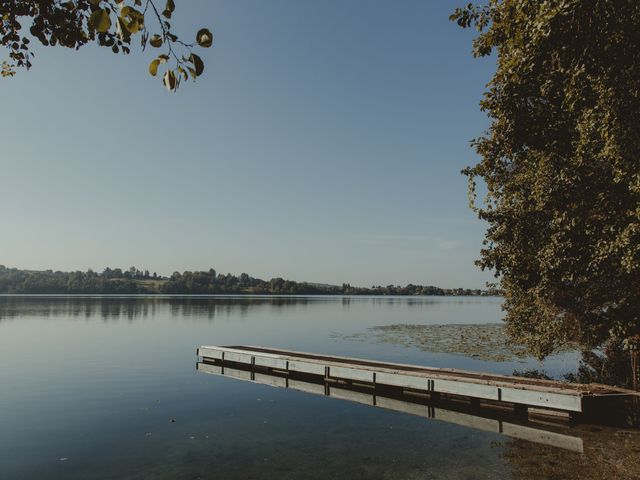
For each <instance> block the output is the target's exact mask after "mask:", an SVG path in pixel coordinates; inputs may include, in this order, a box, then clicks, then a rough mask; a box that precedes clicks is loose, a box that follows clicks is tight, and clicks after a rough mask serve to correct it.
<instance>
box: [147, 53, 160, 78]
mask: <svg viewBox="0 0 640 480" xmlns="http://www.w3.org/2000/svg"><path fill="white" fill-rule="evenodd" d="M158 65H160V60H158V59H157V58H156V59H155V60H154V61H152V62H151V63H150V64H149V73H150V74H151V75H153V76H154V77H155V76H156V74H157V73H158Z"/></svg>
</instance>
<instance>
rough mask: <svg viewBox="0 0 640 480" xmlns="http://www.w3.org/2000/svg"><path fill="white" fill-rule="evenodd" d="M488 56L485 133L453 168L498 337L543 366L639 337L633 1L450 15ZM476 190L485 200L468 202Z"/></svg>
mask: <svg viewBox="0 0 640 480" xmlns="http://www.w3.org/2000/svg"><path fill="white" fill-rule="evenodd" d="M451 20H454V21H457V22H458V24H460V25H461V26H462V27H470V26H475V27H476V28H477V29H478V30H479V32H480V33H479V35H478V36H477V38H476V39H475V41H474V43H473V52H474V55H476V56H485V55H489V54H491V53H492V52H494V53H495V59H496V61H497V69H496V72H495V74H494V76H493V78H492V80H491V82H490V83H489V84H488V90H487V92H486V93H485V95H484V98H483V100H482V101H481V107H482V110H483V111H485V112H487V114H488V116H489V117H490V119H491V126H490V127H489V129H488V131H487V132H486V133H485V134H484V135H483V136H481V137H480V138H478V139H476V140H474V141H473V142H472V143H473V146H474V147H475V149H476V151H477V153H478V154H479V156H480V157H481V159H480V161H479V163H478V164H476V165H474V166H472V167H469V168H467V169H466V170H464V172H463V173H465V174H466V175H467V176H468V177H469V185H470V197H471V203H472V207H473V208H474V209H475V210H476V212H477V214H478V216H479V217H480V218H481V219H483V220H485V221H487V222H488V224H489V226H488V230H487V233H486V239H485V241H484V248H483V249H482V251H481V258H480V260H479V261H478V264H479V265H480V266H481V267H482V268H483V269H492V270H493V271H494V272H495V275H496V277H498V278H499V279H500V283H501V287H502V289H503V291H504V294H505V305H504V307H505V310H506V321H507V326H508V330H509V332H510V334H511V335H512V337H513V338H514V339H515V340H516V341H519V342H522V343H524V344H526V345H527V346H528V347H529V349H530V350H531V351H532V352H533V353H535V354H536V355H538V356H539V357H544V356H545V355H548V354H549V353H551V352H553V351H554V350H555V349H556V348H558V347H559V346H560V345H562V344H563V343H565V342H567V341H572V340H574V341H579V342H581V343H582V344H584V345H585V346H586V347H588V348H590V347H593V346H597V345H602V344H604V343H605V342H607V341H608V340H609V339H612V338H618V339H626V345H627V347H628V348H634V346H637V345H638V340H639V339H640V163H639V162H640V160H639V159H640V122H638V118H640V35H638V31H639V29H640V2H637V1H636V0H553V1H539V0H491V1H490V3H489V4H488V5H486V6H484V7H477V6H474V5H468V6H467V7H466V8H462V9H457V10H456V11H455V12H454V14H453V15H452V16H451ZM476 179H480V180H482V181H483V183H484V185H486V188H487V194H486V197H485V198H484V201H483V202H479V201H478V200H477V199H476V183H475V182H476Z"/></svg>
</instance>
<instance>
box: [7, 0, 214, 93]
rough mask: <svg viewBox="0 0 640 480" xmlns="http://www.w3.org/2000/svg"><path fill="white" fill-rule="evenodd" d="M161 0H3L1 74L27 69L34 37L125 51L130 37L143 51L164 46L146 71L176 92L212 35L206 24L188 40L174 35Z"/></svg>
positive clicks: (168, 8)
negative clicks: (199, 49)
mask: <svg viewBox="0 0 640 480" xmlns="http://www.w3.org/2000/svg"><path fill="white" fill-rule="evenodd" d="M161 1H163V0H160V1H158V0H74V1H61V0H13V1H9V0H2V2H1V4H0V16H1V22H0V44H1V45H2V46H4V47H5V48H7V49H8V50H9V55H8V59H5V60H3V62H2V67H1V70H0V73H1V74H2V76H3V77H12V76H14V75H15V73H16V69H18V68H26V69H29V68H31V66H32V61H33V58H34V56H35V54H34V52H33V51H32V43H31V42H32V40H33V39H37V40H38V41H39V42H40V43H41V44H42V45H44V46H63V47H67V48H74V49H76V50H77V49H79V48H80V47H82V46H84V45H86V44H88V43H94V44H97V45H99V46H101V47H107V48H110V49H111V50H112V51H113V53H123V54H128V53H130V52H131V45H132V41H133V40H134V38H135V39H137V40H139V42H140V46H141V48H142V50H145V49H146V47H147V46H148V45H149V46H151V48H154V49H160V50H162V51H163V52H162V53H160V54H159V55H157V56H156V58H155V59H153V60H152V61H151V63H150V64H149V73H150V74H151V75H153V76H160V78H162V81H163V83H164V85H165V86H166V87H167V89H168V90H169V91H175V90H176V89H177V88H178V87H179V86H180V82H181V81H184V80H188V79H189V78H191V79H193V80H195V79H196V78H197V77H199V76H200V75H202V72H203V71H204V62H203V61H202V58H200V56H199V55H197V54H196V53H195V52H194V50H195V49H196V48H197V47H202V48H209V47H210V46H211V45H212V44H213V35H212V33H211V31H210V30H209V29H207V28H201V29H200V30H198V32H197V33H196V34H195V36H194V37H192V38H193V40H189V41H185V40H184V39H182V38H180V37H178V35H176V34H175V33H174V32H173V30H172V26H171V22H170V20H171V19H172V17H173V14H174V11H175V8H176V6H175V2H174V0H167V1H166V3H164V5H163V8H161V7H160V6H159V5H160V2H161ZM29 24H30V25H29ZM27 29H28V32H27ZM159 70H162V72H159Z"/></svg>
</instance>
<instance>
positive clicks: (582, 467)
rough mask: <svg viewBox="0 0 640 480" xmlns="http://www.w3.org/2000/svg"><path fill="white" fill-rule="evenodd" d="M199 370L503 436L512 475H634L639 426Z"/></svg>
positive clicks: (639, 463) (247, 372)
mask: <svg viewBox="0 0 640 480" xmlns="http://www.w3.org/2000/svg"><path fill="white" fill-rule="evenodd" d="M196 368H197V370H198V371H199V372H203V373H208V374H213V375H219V376H225V377H230V378H234V379H238V380H244V381H249V382H253V383H259V384H263V385H269V386H273V387H279V388H286V389H291V390H297V391H301V392H305V393H310V394H315V395H322V396H326V397H331V398H335V399H339V400H346V401H350V402H356V403H360V404H365V405H369V406H372V407H377V408H383V409H387V410H393V411H397V412H402V413H406V414H410V415H415V416H417V417H421V418H423V419H428V420H435V421H439V422H447V423H451V424H456V425H460V426H464V427H468V428H472V429H476V430H482V431H486V432H492V433H496V434H501V435H503V436H505V442H504V444H503V453H502V456H503V458H504V460H505V461H506V462H507V464H509V465H511V468H512V474H513V475H514V478H518V479H540V478H545V479H547V478H548V479H551V478H554V479H556V478H558V479H560V478H561V479H567V480H570V479H576V480H577V479H580V480H584V479H603V478H616V479H640V430H638V429H637V428H629V429H620V428H613V427H606V426H600V425H598V426H596V425H587V424H579V425H571V424H568V423H557V422H546V421H537V420H535V419H534V420H532V419H523V418H522V417H520V416H518V415H514V414H513V413H512V412H506V411H505V412H500V411H499V410H495V409H482V408H477V407H474V406H470V405H468V404H465V403H459V402H455V401H454V402H446V401H437V402H434V401H431V400H429V399H428V398H426V397H423V396H417V395H413V394H410V393H403V394H397V393H392V396H386V393H388V392H379V391H378V390H377V389H376V390H373V389H371V388H367V387H359V386H356V385H350V384H341V383H335V382H332V381H314V380H315V379H312V378H305V379H300V378H295V379H294V378H290V377H288V376H285V375H278V374H277V373H275V374H274V373H273V372H264V371H260V370H256V369H254V368H251V367H248V368H244V367H242V366H240V365H238V364H232V366H230V365H229V364H225V363H222V362H210V361H200V362H198V363H197V366H196Z"/></svg>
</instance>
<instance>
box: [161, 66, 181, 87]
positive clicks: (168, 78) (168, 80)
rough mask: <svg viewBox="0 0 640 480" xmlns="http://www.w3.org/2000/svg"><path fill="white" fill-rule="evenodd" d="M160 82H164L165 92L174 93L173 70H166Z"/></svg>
mask: <svg viewBox="0 0 640 480" xmlns="http://www.w3.org/2000/svg"><path fill="white" fill-rule="evenodd" d="M162 81H163V82H164V86H165V87H167V90H169V91H170V92H173V91H175V89H176V86H177V84H176V75H175V73H173V70H167V73H165V74H164V77H163V79H162Z"/></svg>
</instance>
